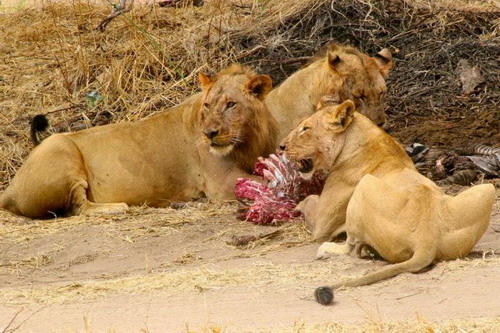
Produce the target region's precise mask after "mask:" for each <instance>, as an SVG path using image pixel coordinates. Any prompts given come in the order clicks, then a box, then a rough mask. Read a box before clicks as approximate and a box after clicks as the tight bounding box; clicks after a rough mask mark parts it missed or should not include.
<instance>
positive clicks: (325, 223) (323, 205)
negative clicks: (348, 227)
mask: <svg viewBox="0 0 500 333" xmlns="http://www.w3.org/2000/svg"><path fill="white" fill-rule="evenodd" d="M336 185H337V186H336V187H332V186H329V184H328V181H327V183H326V184H325V189H324V190H323V192H322V193H321V195H319V196H318V195H310V196H308V197H306V198H305V199H304V200H303V201H301V202H300V203H299V204H298V205H297V208H296V209H297V210H299V211H300V212H302V213H303V214H304V219H305V225H306V228H307V230H309V232H311V234H312V235H313V238H314V239H315V240H331V239H334V238H336V237H337V236H339V235H340V234H341V233H343V232H345V219H346V210H347V204H348V203H349V199H350V198H351V196H352V192H353V190H351V189H350V188H349V187H346V188H342V187H341V186H339V185H338V183H337V184H336Z"/></svg>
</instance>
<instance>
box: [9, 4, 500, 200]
mask: <svg viewBox="0 0 500 333" xmlns="http://www.w3.org/2000/svg"><path fill="white" fill-rule="evenodd" d="M109 12H110V5H109V3H108V2H106V1H97V2H93V1H91V0H88V1H84V0H75V1H71V2H66V1H61V2H50V1H44V2H42V3H41V4H38V5H37V6H36V8H29V7H27V8H22V9H18V10H15V11H9V12H7V13H6V12H4V13H2V12H0V73H1V74H0V128H1V130H0V190H1V189H3V188H4V187H5V186H6V184H8V182H9V180H10V179H11V177H12V176H13V175H14V173H15V171H16V170H17V168H19V166H20V165H21V163H22V160H23V159H24V158H25V157H26V156H27V154H28V153H29V151H30V150H31V148H32V146H31V144H30V143H29V119H30V116H32V115H34V114H37V113H51V114H50V118H51V119H50V120H51V123H52V124H53V125H54V128H53V130H54V131H56V132H57V131H73V130H78V129H82V128H86V127H90V126H96V125H101V124H106V123H109V122H117V121H129V120H137V119H139V118H142V117H145V116H147V115H149V114H151V113H153V112H157V111H161V110H164V109H166V108H168V107H170V106H173V105H175V104H177V103H179V102H180V101H182V100H183V99H184V98H186V97H187V96H189V95H191V94H192V93H193V92H195V91H196V90H197V82H196V79H195V76H196V75H195V74H196V73H197V72H198V71H200V70H204V71H209V72H215V71H218V70H219V69H220V68H221V67H224V66H226V65H227V64H229V63H230V62H234V61H239V62H242V63H245V64H247V65H250V66H253V67H255V68H256V69H257V70H259V71H261V72H266V73H269V74H271V75H272V77H273V79H274V80H275V83H279V82H280V81H282V80H283V79H284V78H285V77H286V76H288V75H289V74H290V73H292V72H293V71H294V70H296V69H297V68H298V67H299V66H300V65H301V64H303V63H304V62H305V61H307V57H308V56H311V55H312V54H313V53H314V52H315V51H316V50H317V49H318V48H320V47H321V46H322V45H324V44H326V43H327V42H329V41H332V40H335V41H338V42H349V43H352V44H354V45H355V46H358V47H360V48H361V49H363V50H364V51H366V52H368V53H373V52H376V51H378V50H379V49H380V48H382V47H390V48H391V49H392V50H393V51H394V52H399V53H396V54H395V56H396V67H395V69H394V72H393V74H392V75H391V78H390V79H389V86H390V92H391V94H390V96H389V100H388V103H389V105H390V109H389V110H388V112H389V116H390V118H391V119H392V123H393V125H394V128H395V133H396V135H397V136H398V137H399V138H400V139H401V140H410V139H411V138H413V137H415V136H418V137H420V138H421V140H422V141H426V142H427V143H433V144H451V143H457V142H462V141H463V142H465V141H468V140H470V138H471V137H472V140H473V141H474V140H475V141H483V142H484V141H485V140H486V141H487V138H486V137H485V135H486V134H487V135H489V136H490V138H489V140H490V141H492V143H495V141H497V140H498V139H499V137H498V135H500V134H493V136H491V134H492V133H498V132H500V131H499V128H498V123H499V122H500V111H498V108H497V105H498V103H499V102H500V100H499V98H500V92H499V89H498V86H499V85H498V82H499V74H498V73H500V68H499V67H498V62H497V61H496V60H497V59H496V57H497V54H498V52H497V51H498V47H499V43H500V41H499V37H498V24H499V20H498V13H499V10H498V8H497V7H495V2H491V1H489V2H488V1H487V2H483V1H481V2H478V1H476V2H472V3H471V2H457V3H455V5H453V6H451V5H450V2H449V1H445V0H443V1H438V2H436V1H428V0H418V1H417V0H414V1H402V0H401V1H398V0H390V1H389V0H370V1H364V0H356V1H347V0H341V1H334V2H332V1H327V0H304V1H292V0H287V1H268V0H266V1H263V0H259V1H258V0H254V1H251V0H238V1H219V0H214V1H209V2H207V3H206V4H205V5H204V6H202V7H189V6H187V7H184V8H178V9H176V8H159V7H157V6H136V7H135V8H134V10H132V11H131V12H130V13H128V14H126V15H123V16H120V17H118V18H117V19H115V20H114V21H113V22H112V23H111V24H110V25H109V26H108V28H107V30H106V31H105V32H104V33H100V32H97V31H95V30H94V27H95V26H96V25H97V23H98V22H99V21H100V20H101V19H102V18H103V17H105V16H106V15H107V14H108V13H109ZM462 58H464V59H467V60H469V61H470V62H471V63H472V64H475V65H477V66H478V67H479V68H480V70H481V72H482V74H483V76H484V77H485V79H486V83H485V84H484V85H482V86H481V87H480V88H479V90H478V91H477V92H476V93H474V94H472V95H468V96H462V95H461V87H460V85H459V83H458V80H457V78H456V74H455V68H456V65H457V63H458V60H459V59H462ZM92 92H96V93H98V95H97V96H98V97H97V98H95V97H94V98H92V97H88V94H89V93H92ZM99 96H101V97H99ZM450 96H454V97H455V98H450ZM101 98H102V100H101ZM429 118H431V119H429ZM421 122H425V124H423V125H422V124H420V123H421ZM443 129H446V130H447V132H446V133H443ZM465 137H467V139H466V140H465Z"/></svg>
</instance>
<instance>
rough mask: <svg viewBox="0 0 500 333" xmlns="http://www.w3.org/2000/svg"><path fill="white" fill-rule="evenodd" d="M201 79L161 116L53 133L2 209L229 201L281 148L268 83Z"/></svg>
mask: <svg viewBox="0 0 500 333" xmlns="http://www.w3.org/2000/svg"><path fill="white" fill-rule="evenodd" d="M199 79H200V82H201V86H202V88H203V92H202V93H199V94H197V95H195V96H193V97H191V98H189V99H188V100H187V101H186V102H184V103H183V104H180V105H178V106H176V107H174V108H172V109H170V110H166V111H165V112H162V113H159V114H157V115H154V116H151V117H149V118H146V119H143V120H141V121H138V122H134V123H119V124H111V125H106V126H101V127H94V128H91V129H87V130H83V131H80V132H75V133H66V134H54V135H52V136H50V137H48V138H47V139H45V140H44V141H43V142H42V143H41V144H40V145H39V146H37V147H36V148H35V149H34V150H33V151H32V152H31V154H30V156H29V157H28V159H27V160H26V162H25V163H24V165H23V166H22V167H21V168H20V169H19V171H18V172H17V174H16V176H15V177H14V179H13V181H12V183H11V184H10V186H9V187H8V188H7V190H6V191H5V192H4V193H3V194H2V195H1V196H0V208H4V209H7V210H9V211H11V212H14V213H16V214H20V215H25V216H28V217H32V218H37V217H45V216H50V214H51V213H59V212H64V213H66V214H70V215H78V214H88V213H93V212H112V211H122V210H125V209H127V207H128V205H142V204H147V205H149V206H153V207H165V206H168V205H169V204H170V203H171V202H172V201H186V200H191V199H194V198H199V197H203V196H207V197H208V198H211V199H231V198H233V197H234V186H235V183H236V180H237V178H239V177H248V176H249V175H248V174H247V173H246V172H248V171H250V170H252V168H253V164H254V163H255V161H256V160H257V157H258V156H266V155H268V154H269V153H271V152H273V151H274V149H275V147H276V136H277V132H278V129H277V123H276V121H275V120H274V118H273V117H272V115H271V114H270V113H269V111H268V110H267V108H266V106H265V105H264V103H263V102H262V100H263V99H264V97H265V96H266V94H267V93H268V92H269V91H270V90H271V89H272V82H271V79H270V78H269V77H268V76H266V75H257V74H256V73H254V72H253V71H251V70H250V69H248V68H246V67H243V66H240V65H233V66H231V67H229V68H227V69H225V70H223V71H221V72H220V73H219V74H218V75H217V77H215V78H211V77H209V76H207V75H205V74H202V73H200V75H199Z"/></svg>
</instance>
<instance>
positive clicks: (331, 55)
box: [328, 51, 342, 70]
mask: <svg viewBox="0 0 500 333" xmlns="http://www.w3.org/2000/svg"><path fill="white" fill-rule="evenodd" d="M341 61H342V60H341V59H340V56H339V55H338V54H336V53H335V52H331V51H328V65H329V66H330V68H331V69H333V70H337V67H338V65H339V64H340V62H341Z"/></svg>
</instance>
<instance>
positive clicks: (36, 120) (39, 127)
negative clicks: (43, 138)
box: [31, 114, 49, 146]
mask: <svg viewBox="0 0 500 333" xmlns="http://www.w3.org/2000/svg"><path fill="white" fill-rule="evenodd" d="M48 127H49V121H48V120H47V117H46V116H45V115H44V114H37V115H36V116H34V117H33V119H31V141H33V144H34V145H35V146H36V145H38V144H39V143H40V140H39V139H38V135H37V133H38V132H43V131H45V130H46V129H47V128H48Z"/></svg>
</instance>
